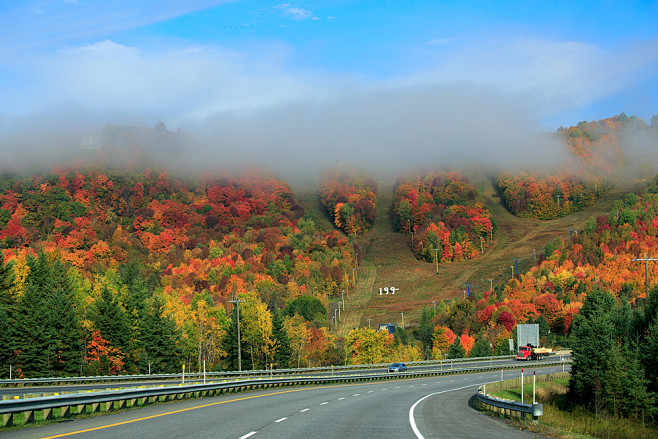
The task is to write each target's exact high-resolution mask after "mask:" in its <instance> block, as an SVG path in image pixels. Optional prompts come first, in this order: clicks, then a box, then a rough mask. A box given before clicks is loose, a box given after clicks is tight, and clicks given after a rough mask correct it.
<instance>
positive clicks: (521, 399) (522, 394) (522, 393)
mask: <svg viewBox="0 0 658 439" xmlns="http://www.w3.org/2000/svg"><path fill="white" fill-rule="evenodd" d="M521 404H523V368H521Z"/></svg>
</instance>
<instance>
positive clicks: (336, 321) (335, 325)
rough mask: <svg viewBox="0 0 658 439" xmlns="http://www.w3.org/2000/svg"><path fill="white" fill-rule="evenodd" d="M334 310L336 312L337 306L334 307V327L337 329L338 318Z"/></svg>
mask: <svg viewBox="0 0 658 439" xmlns="http://www.w3.org/2000/svg"><path fill="white" fill-rule="evenodd" d="M336 312H338V309H337V308H334V329H336V330H337V329H338V320H337V319H336Z"/></svg>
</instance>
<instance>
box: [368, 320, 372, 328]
mask: <svg viewBox="0 0 658 439" xmlns="http://www.w3.org/2000/svg"><path fill="white" fill-rule="evenodd" d="M370 320H372V319H368V329H370Z"/></svg>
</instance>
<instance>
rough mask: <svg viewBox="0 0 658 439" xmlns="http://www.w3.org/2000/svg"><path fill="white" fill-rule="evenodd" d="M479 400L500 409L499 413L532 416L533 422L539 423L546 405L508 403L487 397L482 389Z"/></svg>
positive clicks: (479, 392)
mask: <svg viewBox="0 0 658 439" xmlns="http://www.w3.org/2000/svg"><path fill="white" fill-rule="evenodd" d="M477 399H478V401H480V402H482V403H483V404H487V405H489V406H492V407H495V408H496V409H498V410H497V411H502V412H503V413H505V414H510V412H516V413H519V414H526V413H527V414H529V415H532V420H533V422H537V419H538V417H539V416H542V415H543V414H544V404H539V403H536V404H522V403H520V402H516V401H507V400H505V399H500V398H495V397H493V396H489V395H486V394H485V393H484V392H483V391H482V388H480V389H478V393H477ZM521 416H523V415H521Z"/></svg>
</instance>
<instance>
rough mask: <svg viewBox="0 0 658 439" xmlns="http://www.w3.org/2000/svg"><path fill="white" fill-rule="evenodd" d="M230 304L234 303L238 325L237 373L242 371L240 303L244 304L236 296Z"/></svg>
mask: <svg viewBox="0 0 658 439" xmlns="http://www.w3.org/2000/svg"><path fill="white" fill-rule="evenodd" d="M229 302H230V303H235V308H236V315H237V323H238V372H241V371H242V346H241V345H240V303H244V300H243V299H238V297H237V295H236V296H235V299H234V300H229Z"/></svg>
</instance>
